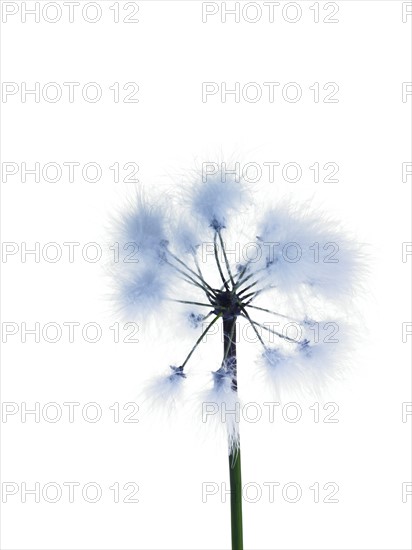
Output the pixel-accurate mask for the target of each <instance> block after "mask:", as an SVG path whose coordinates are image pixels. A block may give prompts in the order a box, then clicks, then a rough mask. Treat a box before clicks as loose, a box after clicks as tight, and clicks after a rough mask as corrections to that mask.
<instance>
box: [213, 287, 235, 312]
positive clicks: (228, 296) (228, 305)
mask: <svg viewBox="0 0 412 550" xmlns="http://www.w3.org/2000/svg"><path fill="white" fill-rule="evenodd" d="M215 304H216V311H217V312H219V313H221V312H223V313H230V314H232V315H238V314H239V311H240V308H239V300H238V297H237V295H236V293H235V292H231V291H229V290H224V291H219V292H218V293H217V295H216V298H215Z"/></svg>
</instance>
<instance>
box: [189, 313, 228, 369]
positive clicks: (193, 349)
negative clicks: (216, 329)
mask: <svg viewBox="0 0 412 550" xmlns="http://www.w3.org/2000/svg"><path fill="white" fill-rule="evenodd" d="M221 316H222V314H221V313H219V315H216V317H215V318H214V319H213V321H212V322H211V323H209V324H208V325H207V327H206V328H205V330H204V331H203V332H202V334H201V335H200V336H199V338H198V339H197V340H196V344H195V345H194V346H193V348H192V349H191V350H190V353H189V355H188V356H187V357H186V359H185V360H184V362H183V363H182V365H181V367H182V369H183V368H184V367H185V366H186V363H187V362H188V361H189V359H190V358H191V357H192V355H193V352H194V351H195V349H196V348H197V346H198V345H199V344H200V342H201V341H202V340H203V337H204V336H205V335H206V334H207V333H208V332H209V330H210V329H211V328H212V326H213V325H214V324H215V323H216V321H217V320H218V319H219V318H220V317H221Z"/></svg>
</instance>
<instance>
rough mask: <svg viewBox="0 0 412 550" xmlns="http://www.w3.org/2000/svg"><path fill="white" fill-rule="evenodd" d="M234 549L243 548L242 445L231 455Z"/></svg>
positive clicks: (231, 505)
mask: <svg viewBox="0 0 412 550" xmlns="http://www.w3.org/2000/svg"><path fill="white" fill-rule="evenodd" d="M229 472H230V512H231V525H232V550H243V526H242V471H241V464H240V447H239V448H238V449H237V450H235V451H234V452H233V453H231V454H230V455H229Z"/></svg>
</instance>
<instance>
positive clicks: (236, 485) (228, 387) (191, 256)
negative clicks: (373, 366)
mask: <svg viewBox="0 0 412 550" xmlns="http://www.w3.org/2000/svg"><path fill="white" fill-rule="evenodd" d="M255 195H256V196H252V194H251V193H250V191H249V190H248V189H247V187H246V185H245V183H244V182H242V181H237V180H236V179H235V178H234V177H229V178H226V179H224V180H222V179H220V178H218V177H217V176H216V175H213V176H212V177H210V178H208V179H207V180H206V181H204V179H203V178H202V177H201V175H200V174H199V175H198V176H196V174H195V175H194V176H193V181H192V182H191V184H190V185H189V186H187V185H186V186H185V188H184V189H181V190H180V191H179V192H178V193H177V194H176V195H175V196H174V197H173V196H168V200H167V201H164V202H163V203H160V202H159V201H154V202H150V200H149V198H147V197H145V196H144V195H143V194H138V195H137V196H136V198H135V199H134V200H133V201H131V203H130V205H129V207H128V209H126V210H125V212H123V213H121V214H120V216H119V219H118V220H117V221H116V223H115V235H116V238H117V239H118V241H119V250H121V253H120V259H121V260H122V261H120V262H119V263H118V264H117V266H116V269H115V270H114V271H113V275H114V278H115V298H116V304H117V308H118V310H119V311H120V312H121V313H122V315H123V316H124V317H125V318H127V319H130V318H135V319H140V321H141V322H142V323H146V322H148V320H149V318H150V317H153V316H154V317H156V315H159V316H161V315H163V314H164V312H165V311H168V312H169V311H174V312H176V313H178V317H179V319H180V321H179V322H178V323H170V325H171V326H176V327H178V329H179V331H181V330H182V327H183V325H182V320H183V324H184V325H185V326H186V327H187V329H188V330H189V329H190V330H191V331H195V334H196V337H195V340H194V343H193V345H192V346H191V347H190V348H189V349H188V353H187V355H186V357H183V358H182V359H181V361H180V362H179V363H177V364H176V363H175V364H174V365H172V366H170V368H169V370H168V372H166V374H165V376H164V377H160V378H157V379H156V380H154V381H153V384H151V392H152V396H153V397H154V398H155V401H156V400H157V401H160V402H161V403H162V404H163V405H165V406H167V407H174V406H175V404H176V400H178V399H181V398H182V397H181V396H182V389H183V387H184V386H185V383H186V382H187V380H186V379H187V377H188V376H189V373H188V371H187V369H188V365H189V364H190V363H191V361H192V359H193V357H194V356H195V354H196V350H197V348H198V346H199V344H200V343H201V342H202V341H203V339H204V337H205V336H206V335H207V334H208V333H209V332H211V331H212V328H215V325H216V324H218V323H219V324H220V325H221V326H222V328H223V336H224V338H223V355H222V358H221V361H219V363H218V364H216V367H215V369H214V370H213V372H212V386H211V388H210V389H209V390H208V399H209V400H210V401H212V402H214V403H215V404H217V405H218V406H220V405H222V404H226V405H228V406H230V405H234V404H236V403H237V402H238V389H239V388H238V358H237V334H236V332H237V322H238V320H239V319H243V320H244V322H245V323H247V324H248V325H249V327H251V330H252V331H253V333H254V334H255V335H256V341H257V344H256V345H257V346H259V347H260V350H258V353H257V360H256V363H257V369H258V370H260V371H261V373H262V374H263V376H264V377H265V382H267V383H269V384H270V385H271V386H272V387H273V390H274V392H275V393H276V394H277V395H281V393H282V392H283V391H288V390H290V389H293V390H297V391H301V392H303V393H304V392H313V391H320V390H321V389H322V388H323V387H324V386H325V385H326V384H327V383H328V382H329V380H330V379H332V378H333V377H334V376H339V375H340V363H341V361H340V356H341V352H342V351H345V349H346V343H347V342H346V341H345V339H343V340H341V336H342V335H341V333H340V330H339V328H340V326H341V324H340V321H336V320H335V321H334V320H333V317H331V316H330V313H331V311H334V307H336V308H338V309H342V301H343V300H346V301H347V303H346V309H347V310H348V308H350V300H351V298H352V297H353V296H354V295H355V291H356V285H357V284H358V281H359V277H358V275H359V271H360V269H359V268H360V265H361V258H362V255H361V250H360V247H359V246H358V245H357V244H356V243H355V242H354V241H353V239H351V238H349V237H348V236H347V235H346V234H345V233H344V232H343V231H342V229H341V228H340V227H339V226H338V225H337V224H336V223H335V222H334V221H333V220H330V219H328V218H327V217H326V216H324V215H323V214H321V213H319V212H315V211H313V210H312V209H311V208H310V206H308V205H307V204H304V205H296V204H291V203H290V202H289V203H288V202H285V201H281V202H278V203H277V204H275V205H271V204H270V203H268V200H267V197H265V198H264V206H265V207H264V208H262V205H261V204H257V205H256V204H255V205H254V204H253V201H252V199H258V198H259V194H258V193H255ZM239 220H241V224H238V223H237V222H238V221H239ZM239 227H240V228H241V229H239ZM248 232H250V233H251V234H250V236H249V235H248ZM239 243H242V246H240V247H237V248H236V246H235V245H236V244H239ZM131 250H136V251H137V256H138V261H137V262H128V261H127V258H128V253H130V251H131ZM234 250H236V251H237V253H236V254H233V251H234ZM229 251H230V252H229ZM252 252H253V253H252ZM234 256H235V257H234ZM325 315H326V316H325ZM322 316H325V318H324V319H322V318H321V317H322ZM286 326H287V327H288V329H287V330H286V329H285V327H286ZM291 329H292V330H291ZM240 345H241V343H240ZM225 428H226V433H227V439H228V454H229V473H230V484H231V517H232V523H231V527H232V548H233V549H236V550H242V548H243V535H242V503H241V494H242V485H241V453H240V435H239V426H238V422H235V421H231V422H228V423H227V424H226V426H225Z"/></svg>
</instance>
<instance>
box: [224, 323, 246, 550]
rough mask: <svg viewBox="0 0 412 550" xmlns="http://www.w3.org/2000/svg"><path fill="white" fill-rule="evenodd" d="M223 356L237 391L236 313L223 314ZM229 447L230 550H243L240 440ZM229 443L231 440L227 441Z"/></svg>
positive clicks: (234, 389)
mask: <svg viewBox="0 0 412 550" xmlns="http://www.w3.org/2000/svg"><path fill="white" fill-rule="evenodd" d="M223 341H224V357H225V358H226V360H228V363H229V365H230V368H231V376H232V390H233V391H234V392H236V393H237V362H236V359H237V356H236V315H224V316H223ZM237 443H238V444H237V445H236V444H235V445H234V446H230V448H229V479H230V515H231V530H232V550H243V524H242V523H243V522H242V472H241V464H240V440H239V441H238V442H237ZM229 445H231V441H229Z"/></svg>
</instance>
